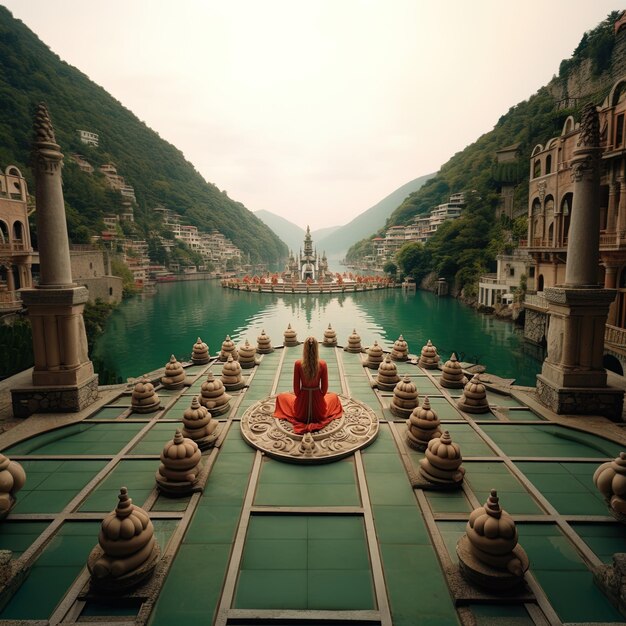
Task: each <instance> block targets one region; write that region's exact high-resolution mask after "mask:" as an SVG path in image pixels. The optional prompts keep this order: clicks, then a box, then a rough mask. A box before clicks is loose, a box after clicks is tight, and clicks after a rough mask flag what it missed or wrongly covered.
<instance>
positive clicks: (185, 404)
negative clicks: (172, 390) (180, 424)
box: [161, 396, 193, 420]
mask: <svg viewBox="0 0 626 626" xmlns="http://www.w3.org/2000/svg"><path fill="white" fill-rule="evenodd" d="M192 400H193V397H189V396H182V397H181V398H180V399H179V400H176V402H174V404H173V405H172V406H171V407H170V408H169V409H168V410H167V412H166V413H163V414H161V419H168V420H182V419H183V413H184V412H185V411H186V410H187V409H188V408H189V407H190V406H191V401H192Z"/></svg>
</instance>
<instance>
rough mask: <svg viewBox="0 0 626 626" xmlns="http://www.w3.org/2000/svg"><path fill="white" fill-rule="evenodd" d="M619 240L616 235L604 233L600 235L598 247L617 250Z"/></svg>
mask: <svg viewBox="0 0 626 626" xmlns="http://www.w3.org/2000/svg"><path fill="white" fill-rule="evenodd" d="M619 244H620V242H619V239H618V237H617V233H604V234H602V233H601V234H600V247H601V248H619Z"/></svg>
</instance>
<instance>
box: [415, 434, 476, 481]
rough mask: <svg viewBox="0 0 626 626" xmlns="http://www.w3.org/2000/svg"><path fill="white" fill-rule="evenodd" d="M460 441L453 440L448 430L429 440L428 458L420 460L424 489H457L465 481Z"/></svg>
mask: <svg viewBox="0 0 626 626" xmlns="http://www.w3.org/2000/svg"><path fill="white" fill-rule="evenodd" d="M462 462H463V457H462V456H461V448H460V447H459V444H458V443H454V442H453V441H452V437H451V436H450V433H449V432H448V431H447V430H444V431H443V434H442V435H441V436H440V437H435V438H434V439H431V440H430V441H429V442H428V446H427V448H426V458H424V459H422V460H421V461H420V469H419V474H420V476H419V477H420V478H421V479H422V481H423V482H422V483H420V484H419V485H415V486H420V487H422V488H423V489H456V488H458V487H460V486H461V485H462V483H463V476H464V475H465V469H464V468H463V467H461V463H462Z"/></svg>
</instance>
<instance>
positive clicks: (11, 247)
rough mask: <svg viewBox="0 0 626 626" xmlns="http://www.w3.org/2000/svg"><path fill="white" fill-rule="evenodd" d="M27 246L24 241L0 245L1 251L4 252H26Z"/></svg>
mask: <svg viewBox="0 0 626 626" xmlns="http://www.w3.org/2000/svg"><path fill="white" fill-rule="evenodd" d="M24 250H26V244H24V242H22V241H13V242H11V243H0V251H2V252H5V251H6V252H24Z"/></svg>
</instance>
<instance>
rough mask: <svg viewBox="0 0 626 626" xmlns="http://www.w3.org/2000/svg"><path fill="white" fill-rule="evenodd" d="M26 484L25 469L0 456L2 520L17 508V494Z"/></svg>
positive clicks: (0, 506)
mask: <svg viewBox="0 0 626 626" xmlns="http://www.w3.org/2000/svg"><path fill="white" fill-rule="evenodd" d="M25 482H26V472H25V471H24V468H23V467H22V466H21V465H20V464H19V463H17V462H16V461H11V459H9V458H8V457H6V456H4V454H0V519H4V518H5V517H6V516H7V515H8V514H9V512H10V511H11V509H12V508H13V507H14V506H15V494H16V493H17V492H18V491H19V490H20V489H21V488H22V487H23V486H24V483H25Z"/></svg>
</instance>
